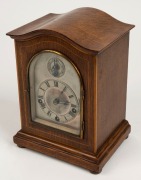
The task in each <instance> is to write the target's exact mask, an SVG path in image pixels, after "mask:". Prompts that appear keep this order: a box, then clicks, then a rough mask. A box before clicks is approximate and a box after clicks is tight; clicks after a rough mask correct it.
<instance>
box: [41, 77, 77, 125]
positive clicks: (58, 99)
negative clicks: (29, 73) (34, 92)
mask: <svg viewBox="0 0 141 180" xmlns="http://www.w3.org/2000/svg"><path fill="white" fill-rule="evenodd" d="M38 103H39V105H40V107H41V108H42V110H43V112H44V113H45V114H46V117H47V119H49V120H51V121H55V122H58V123H66V122H68V121H70V120H72V119H74V118H75V117H76V115H77V114H78V113H79V100H78V99H77V97H76V95H75V93H74V92H73V90H72V89H71V88H70V87H69V86H68V85H67V84H66V83H64V82H62V81H57V80H54V79H49V80H45V81H44V82H42V83H41V84H40V86H39V89H38Z"/></svg>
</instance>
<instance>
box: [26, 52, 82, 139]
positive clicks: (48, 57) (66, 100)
mask: <svg viewBox="0 0 141 180" xmlns="http://www.w3.org/2000/svg"><path fill="white" fill-rule="evenodd" d="M30 61H31V63H30V66H29V84H30V104H31V114H32V121H35V122H38V123H41V124H44V125H46V126H51V127H54V128H56V129H60V130H63V131H66V132H69V133H72V134H75V135H78V136H82V128H81V124H82V117H83V111H82V110H83V109H82V106H83V98H84V97H82V94H83V88H82V87H83V86H82V82H81V80H80V75H79V71H78V70H77V68H76V67H75V65H74V64H72V63H71V62H70V60H68V58H66V57H65V56H64V55H63V54H61V53H59V52H57V51H53V50H45V51H42V52H40V53H38V54H36V55H34V56H33V57H32V58H31V60H30Z"/></svg>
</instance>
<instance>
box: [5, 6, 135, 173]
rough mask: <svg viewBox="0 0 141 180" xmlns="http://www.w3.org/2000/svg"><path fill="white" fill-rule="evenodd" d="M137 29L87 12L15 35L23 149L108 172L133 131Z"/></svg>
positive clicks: (51, 17) (50, 19) (56, 17)
mask: <svg viewBox="0 0 141 180" xmlns="http://www.w3.org/2000/svg"><path fill="white" fill-rule="evenodd" d="M133 27H134V25H131V24H126V23H123V22H120V21H119V20H116V19H115V18H113V17H112V16H110V15H108V14H107V13H105V12H103V11H101V10H98V9H95V8H79V9H75V10H72V11H70V12H68V13H64V14H53V13H50V14H47V15H45V16H44V17H41V18H39V19H37V20H35V21H33V22H31V23H29V24H26V25H24V26H22V27H20V28H18V29H15V30H13V31H11V32H9V33H7V35H9V36H10V37H11V38H13V39H14V40H15V49H16V63H17V75H18V88H19V101H20V113H21V130H20V131H18V132H17V134H16V135H15V136H14V142H15V143H16V144H17V145H18V146H19V147H26V148H29V149H31V150H35V151H37V152H41V153H43V154H46V155H48V156H52V157H55V158H57V159H60V160H63V161H66V162H68V163H71V164H73V165H77V166H79V167H82V168H85V169H87V170H89V171H91V172H92V173H100V172H101V170H102V168H103V166H104V165H105V164H106V162H107V161H108V160H109V159H110V157H111V156H112V155H113V154H114V152H115V151H116V150H117V149H118V147H119V146H120V145H121V144H122V142H123V141H124V140H125V139H127V137H128V135H129V133H130V131H131V126H130V124H129V122H128V121H127V120H126V91H127V69H128V51H129V32H130V30H131V29H132V28H133Z"/></svg>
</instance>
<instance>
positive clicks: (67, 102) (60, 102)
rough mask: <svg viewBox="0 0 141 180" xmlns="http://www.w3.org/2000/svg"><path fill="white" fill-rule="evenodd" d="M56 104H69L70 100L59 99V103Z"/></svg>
mask: <svg viewBox="0 0 141 180" xmlns="http://www.w3.org/2000/svg"><path fill="white" fill-rule="evenodd" d="M58 104H64V105H68V104H70V102H69V101H59V103H58Z"/></svg>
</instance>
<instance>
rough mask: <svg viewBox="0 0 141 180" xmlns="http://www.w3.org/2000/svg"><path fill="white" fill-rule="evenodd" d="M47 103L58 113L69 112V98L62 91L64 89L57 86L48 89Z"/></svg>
mask: <svg viewBox="0 0 141 180" xmlns="http://www.w3.org/2000/svg"><path fill="white" fill-rule="evenodd" d="M46 103H47V106H48V108H49V109H50V110H51V111H53V112H55V113H57V114H58V115H64V114H67V113H68V112H69V109H70V102H69V98H68V97H67V95H66V94H65V93H64V92H63V93H62V91H61V90H60V89H59V88H56V87H52V88H49V89H47V91H46Z"/></svg>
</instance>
